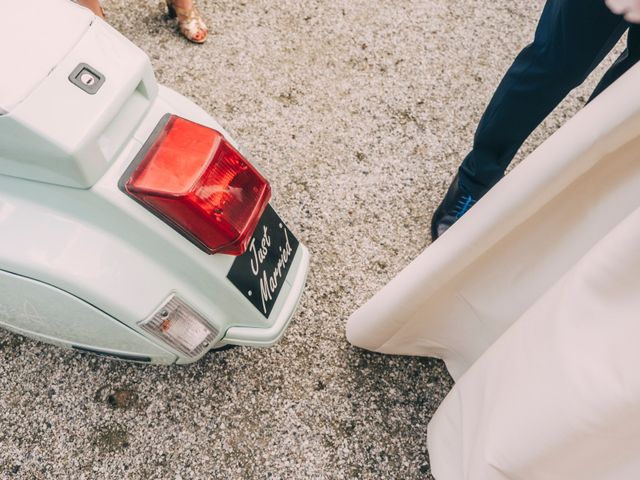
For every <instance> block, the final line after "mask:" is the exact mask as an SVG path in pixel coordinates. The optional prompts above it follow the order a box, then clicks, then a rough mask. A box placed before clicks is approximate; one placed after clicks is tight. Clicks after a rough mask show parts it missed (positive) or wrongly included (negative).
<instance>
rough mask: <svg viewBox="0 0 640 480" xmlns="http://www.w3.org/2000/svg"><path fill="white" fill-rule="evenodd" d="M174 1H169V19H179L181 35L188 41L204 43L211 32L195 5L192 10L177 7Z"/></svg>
mask: <svg viewBox="0 0 640 480" xmlns="http://www.w3.org/2000/svg"><path fill="white" fill-rule="evenodd" d="M174 1H175V0H167V8H168V10H169V18H177V20H178V27H179V28H180V33H182V35H184V37H185V38H186V39H187V40H189V41H191V42H193V43H204V41H205V40H206V39H207V36H208V35H209V32H208V30H207V26H206V25H205V23H204V20H203V19H202V17H201V16H200V12H199V11H198V9H197V8H196V6H195V5H193V7H192V8H182V7H178V6H176V5H175V3H174Z"/></svg>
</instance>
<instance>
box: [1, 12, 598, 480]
mask: <svg viewBox="0 0 640 480" xmlns="http://www.w3.org/2000/svg"><path fill="white" fill-rule="evenodd" d="M542 3H543V2H542V1H541V0H536V1H533V2H532V1H531V0H513V1H510V2H493V1H489V0H481V1H473V0H422V1H418V0H393V1H392V0H378V1H376V2H373V1H364V0H334V1H326V0H315V1H314V0H295V1H294V0H280V1H279V2H270V1H267V0H252V1H250V2H237V1H231V0H222V1H213V0H200V5H201V10H202V11H203V12H204V14H205V16H206V17H207V19H208V23H209V25H210V28H211V30H212V34H211V36H210V38H209V41H208V42H207V44H206V45H204V46H194V45H191V44H188V43H187V42H186V41H185V40H183V39H182V38H181V37H180V36H179V35H178V34H177V32H176V30H175V27H174V26H173V24H171V23H170V22H169V21H167V19H166V18H165V17H164V9H163V7H162V5H161V3H160V2H158V1H142V0H138V1H133V0H111V1H109V0H108V1H106V2H105V10H106V12H107V15H108V18H109V21H110V22H111V23H112V24H113V25H114V26H115V27H116V28H117V29H119V30H120V31H122V32H123V33H124V34H125V35H126V36H127V37H129V38H131V39H132V40H133V41H134V42H135V43H136V44H138V45H139V46H140V47H142V48H143V49H144V50H146V51H147V52H148V53H149V55H150V57H151V59H152V61H153V64H154V67H155V69H156V74H157V77H158V79H159V80H160V81H161V82H162V83H165V84H166V85H168V86H170V87H172V88H174V89H176V90H178V91H180V92H182V93H183V94H185V95H187V96H189V97H191V98H193V99H194V100H195V101H196V102H197V103H199V104H200V105H201V106H203V107H204V108H205V109H207V110H208V111H210V112H212V113H213V115H214V116H216V117H217V118H218V120H219V121H220V122H221V123H222V124H223V125H224V126H225V127H226V128H227V129H228V130H229V131H230V132H231V133H232V134H233V135H234V136H235V138H236V139H237V140H238V141H239V143H240V144H241V145H242V147H243V148H244V150H245V151H246V152H249V153H250V155H251V157H252V158H255V159H256V160H257V161H259V162H260V163H261V165H262V166H263V167H264V170H265V172H266V174H267V175H268V178H269V179H270V180H271V182H272V185H273V188H274V192H275V198H274V204H275V206H276V208H277V210H278V211H279V213H280V214H281V215H282V216H283V218H285V219H286V221H287V222H288V224H289V225H290V226H291V227H292V229H293V230H294V232H296V233H297V235H298V236H299V238H300V239H301V240H302V241H303V242H305V243H306V245H307V246H308V247H309V249H310V250H311V252H312V255H313V260H312V269H311V273H310V277H309V281H308V288H307V291H306V293H305V295H304V298H303V300H302V303H301V306H300V308H299V310H298V313H297V314H296V317H295V319H294V320H293V322H292V326H291V328H290V330H289V331H288V333H287V334H286V336H285V338H284V340H283V341H282V342H281V343H280V344H279V345H277V346H276V347H273V348H271V349H267V350H257V349H248V348H236V349H232V350H228V351H225V352H221V353H217V354H212V355H209V356H207V357H205V358H204V359H203V360H202V361H200V362H199V363H197V364H194V365H190V366H173V367H151V366H138V365H128V364H123V363H117V362H110V361H106V360H103V359H99V358H94V357H90V356H86V355H80V354H76V353H73V352H70V351H65V350H61V349H58V348H55V347H50V346H47V345H44V344H40V343H37V342H34V341H31V340H28V339H24V338H22V337H19V336H17V335H12V334H9V333H6V332H0V389H1V392H2V394H1V397H0V427H1V428H0V447H1V448H0V475H1V476H2V478H25V479H31V478H53V477H55V478H117V479H120V478H131V479H147V478H157V479H165V478H183V479H190V478H230V479H236V478H237V479H244V478H246V479H251V478H274V479H275V478H295V479H298V478H313V479H320V478H330V479H334V478H335V479H340V478H376V479H379V478H384V479H386V478H394V479H396V478H397V479H413V478H432V477H431V476H430V469H429V459H428V455H427V449H426V426H427V423H428V422H429V419H430V417H431V415H432V414H433V412H434V411H435V409H436V408H437V406H438V405H439V403H440V402H441V401H442V399H443V398H444V396H445V395H446V393H447V391H448V390H449V389H450V387H451V384H452V382H451V379H450V378H449V376H448V375H447V373H446V370H445V369H444V366H443V364H442V363H441V362H440V361H438V360H433V359H424V358H403V357H388V356H381V355H377V354H372V353H368V352H364V351H360V350H358V349H355V348H353V347H351V346H350V345H349V344H348V343H347V342H346V340H345V337H344V325H345V321H346V319H347V317H348V316H349V314H350V313H351V312H352V311H353V310H354V309H355V308H356V307H357V306H358V305H360V304H361V303H362V302H364V301H365V300H366V299H367V298H369V297H370V296H371V295H373V293H374V292H375V291H376V290H377V289H378V288H380V287H381V286H382V285H384V284H385V283H386V282H387V281H388V280H389V279H391V278H392V277H393V276H394V275H395V274H396V273H397V272H398V271H399V270H400V269H402V268H403V267H404V266H405V265H406V264H407V263H409V262H410V261H411V259H412V258H414V257H415V256H417V254H418V253H419V252H420V251H421V250H422V249H423V248H424V247H425V246H426V245H427V244H428V223H429V219H430V215H431V213H432V211H433V210H434V208H435V206H436V205H437V202H438V201H439V199H440V198H441V196H442V195H443V193H444V190H445V188H446V186H447V185H448V182H449V180H450V178H451V176H452V175H453V173H454V171H455V168H456V167H457V165H458V163H459V161H460V160H461V158H462V156H463V155H464V154H465V153H466V151H467V149H468V148H469V145H470V141H471V138H472V135H473V131H474V127H475V125H476V123H477V121H478V119H479V117H480V115H481V113H482V110H483V108H484V106H485V104H486V102H487V101H488V99H489V97H490V95H491V93H492V91H493V89H494V88H495V86H496V85H497V82H498V81H499V79H500V76H501V75H502V73H503V72H504V71H505V69H506V68H507V67H508V65H509V63H510V62H511V60H512V59H513V57H514V56H515V54H516V53H517V51H518V50H519V49H520V48H522V47H523V46H524V45H525V44H526V43H527V42H528V41H529V39H530V38H531V36H532V33H533V30H534V28H535V21H536V18H537V16H538V14H539V11H540V9H541V8H542ZM609 62H610V60H608V61H607V63H609ZM597 76H598V75H595V76H594V77H593V78H592V79H591V80H590V82H589V83H588V85H585V86H583V87H582V88H580V89H579V90H578V91H576V92H574V93H573V94H572V95H571V96H570V98H569V99H567V101H565V102H564V103H563V104H562V105H561V107H560V108H559V109H558V110H557V111H556V112H555V113H554V114H553V115H552V116H551V117H550V118H549V119H548V120H547V121H546V122H545V123H544V124H543V125H542V126H541V128H539V129H538V131H536V133H535V134H534V135H533V136H532V138H531V139H530V141H529V142H528V143H527V144H526V146H525V147H524V148H523V152H521V154H520V157H519V158H522V155H523V154H525V153H526V152H528V151H530V150H531V149H532V148H533V147H535V145H537V144H538V143H540V142H541V141H542V140H543V139H544V138H545V137H546V136H548V135H549V134H550V133H551V132H552V131H553V130H554V129H556V128H557V127H558V126H559V125H561V124H562V123H563V122H564V121H565V120H566V119H567V118H568V117H570V116H571V115H573V114H574V113H575V112H576V111H577V109H578V108H580V106H581V104H582V102H583V101H584V99H585V97H586V96H587V95H588V92H589V89H590V88H592V87H593V85H594V83H595V80H596V78H595V77H597Z"/></svg>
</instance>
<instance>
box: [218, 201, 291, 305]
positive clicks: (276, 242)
mask: <svg viewBox="0 0 640 480" xmlns="http://www.w3.org/2000/svg"><path fill="white" fill-rule="evenodd" d="M297 249H298V240H297V239H296V237H294V236H293V234H292V233H291V231H290V230H289V229H288V228H287V226H286V225H285V224H284V222H283V221H282V220H280V217H278V214H277V213H276V212H275V210H274V209H273V208H271V205H267V208H266V210H265V211H264V213H263V214H262V218H261V219H260V222H259V223H258V226H257V227H256V230H255V232H254V233H253V237H252V238H251V241H250V242H249V247H248V248H247V251H246V252H244V253H243V254H242V255H241V256H239V257H238V258H236V259H235V261H234V262H233V265H231V269H230V270H229V273H228V274H227V278H228V279H229V280H230V281H231V283H233V284H234V285H235V286H236V287H238V289H239V290H240V291H241V292H242V294H243V295H244V296H245V297H247V299H248V300H249V301H250V302H251V303H253V305H254V306H255V307H256V308H257V309H258V310H260V313H262V314H263V315H264V316H265V317H266V318H269V314H270V313H271V309H272V308H273V305H274V304H275V303H276V299H277V298H278V294H279V293H280V289H282V285H283V284H284V280H285V278H287V273H288V272H289V267H291V262H293V258H294V257H295V255H296V250H297Z"/></svg>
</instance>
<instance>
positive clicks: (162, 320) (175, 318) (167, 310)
mask: <svg viewBox="0 0 640 480" xmlns="http://www.w3.org/2000/svg"><path fill="white" fill-rule="evenodd" d="M140 326H141V327H142V329H143V330H146V331H147V332H149V333H151V334H152V335H154V336H156V337H158V338H159V339H161V340H162V341H163V342H165V343H167V344H169V345H171V346H172V347H173V348H175V349H176V350H178V351H180V352H182V353H184V354H185V355H188V356H190V357H196V356H198V355H199V354H200V353H202V352H203V350H205V349H206V348H207V347H209V345H211V342H212V341H213V340H214V339H215V338H216V336H217V335H218V331H217V330H216V329H215V328H213V327H211V325H209V323H208V322H207V321H206V320H205V319H204V318H203V317H202V315H200V314H199V313H198V312H196V311H195V310H194V309H193V308H191V307H190V306H189V305H187V303H185V302H184V301H183V300H182V299H181V298H180V297H178V296H177V295H175V294H172V295H171V296H170V297H169V299H168V300H167V301H166V302H165V303H164V304H163V305H162V306H161V307H160V308H159V309H158V310H157V311H156V312H155V313H154V314H153V315H152V316H151V317H150V318H148V319H146V320H143V321H142V322H140Z"/></svg>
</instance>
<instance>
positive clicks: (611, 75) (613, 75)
mask: <svg viewBox="0 0 640 480" xmlns="http://www.w3.org/2000/svg"><path fill="white" fill-rule="evenodd" d="M638 60H640V25H635V24H632V25H631V26H630V27H629V34H628V37H627V48H626V49H625V50H624V52H622V54H621V55H620V56H619V57H618V59H617V60H616V61H615V62H614V64H613V65H611V67H610V68H609V70H607V72H606V73H605V74H604V75H603V76H602V79H601V80H600V82H599V83H598V85H597V86H596V88H595V89H594V90H593V93H592V94H591V97H589V102H590V101H591V100H593V99H594V98H596V97H597V96H598V95H600V93H602V91H603V90H604V89H605V88H607V87H608V86H609V85H611V84H612V83H613V82H615V81H616V80H617V79H618V78H619V77H620V76H621V75H622V74H623V73H625V72H626V71H627V70H629V69H630V68H631V67H633V66H634V65H635V64H636V63H638Z"/></svg>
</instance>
